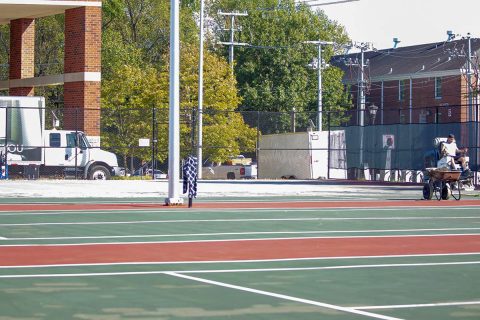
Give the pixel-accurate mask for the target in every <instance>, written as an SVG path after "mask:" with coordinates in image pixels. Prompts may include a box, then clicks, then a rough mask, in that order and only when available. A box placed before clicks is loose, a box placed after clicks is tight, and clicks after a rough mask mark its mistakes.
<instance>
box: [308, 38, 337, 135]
mask: <svg viewBox="0 0 480 320" xmlns="http://www.w3.org/2000/svg"><path fill="white" fill-rule="evenodd" d="M305 43H307V44H314V45H316V46H317V49H318V53H317V66H316V69H317V71H318V87H317V92H318V101H317V130H318V131H322V112H323V104H322V99H323V92H322V46H323V45H327V44H334V43H333V42H330V41H305ZM312 68H313V69H315V66H314V64H313V63H312Z"/></svg>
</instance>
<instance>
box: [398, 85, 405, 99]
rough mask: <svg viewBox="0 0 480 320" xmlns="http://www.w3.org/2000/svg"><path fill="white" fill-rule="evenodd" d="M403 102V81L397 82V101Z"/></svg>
mask: <svg viewBox="0 0 480 320" xmlns="http://www.w3.org/2000/svg"><path fill="white" fill-rule="evenodd" d="M403 100H405V80H398V101H403Z"/></svg>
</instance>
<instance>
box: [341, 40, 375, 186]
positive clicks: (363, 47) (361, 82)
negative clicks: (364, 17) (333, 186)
mask: <svg viewBox="0 0 480 320" xmlns="http://www.w3.org/2000/svg"><path fill="white" fill-rule="evenodd" d="M353 46H354V47H356V48H357V49H360V61H358V60H356V61H352V60H350V61H347V62H346V64H347V65H349V66H358V70H359V78H358V89H359V96H360V99H358V108H357V109H358V125H359V126H360V158H359V163H360V168H359V169H360V171H361V173H359V174H358V175H357V177H363V169H364V166H365V163H364V159H363V145H364V141H363V140H364V126H365V104H366V101H365V100H366V98H365V91H366V88H367V84H366V81H365V68H366V67H368V64H369V61H368V60H367V61H365V51H367V50H369V49H371V48H372V44H371V43H369V42H362V43H358V44H357V43H355V44H353Z"/></svg>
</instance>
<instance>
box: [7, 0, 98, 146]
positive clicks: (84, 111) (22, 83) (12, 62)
mask: <svg viewBox="0 0 480 320" xmlns="http://www.w3.org/2000/svg"><path fill="white" fill-rule="evenodd" d="M101 7H102V2H101V0H84V1H80V0H70V1H62V0H41V1H24V0H23V1H22V0H4V1H1V3H0V24H10V57H9V79H8V80H5V81H0V90H5V89H8V90H9V94H10V95H12V96H31V95H33V94H34V87H37V86H49V85H59V84H63V86H64V105H65V108H66V109H65V110H69V109H70V110H72V112H70V113H69V112H65V115H66V116H65V119H64V127H65V129H77V130H81V131H85V132H86V134H87V135H88V136H89V137H90V138H92V140H95V139H96V138H99V136H100V110H99V109H100V81H101V22H102V20H101V19H102V14H101V12H102V11H101ZM56 14H65V61H64V72H63V74H58V75H49V76H42V77H35V75H34V51H35V19H36V18H40V17H45V16H50V15H56Z"/></svg>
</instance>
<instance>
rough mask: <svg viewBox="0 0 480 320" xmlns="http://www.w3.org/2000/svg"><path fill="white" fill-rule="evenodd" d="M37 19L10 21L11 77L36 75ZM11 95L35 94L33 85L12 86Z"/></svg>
mask: <svg viewBox="0 0 480 320" xmlns="http://www.w3.org/2000/svg"><path fill="white" fill-rule="evenodd" d="M34 59H35V20H34V19H17V20H12V21H11V22H10V70H9V79H10V80H17V79H24V78H32V77H33V76H34V69H35V65H34ZM9 92H10V95H11V96H33V87H24V88H10V90H9Z"/></svg>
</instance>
